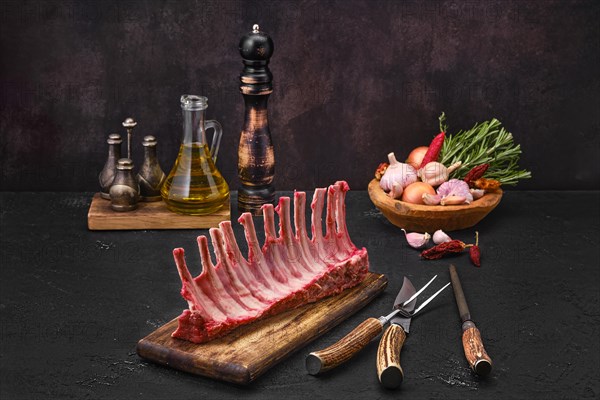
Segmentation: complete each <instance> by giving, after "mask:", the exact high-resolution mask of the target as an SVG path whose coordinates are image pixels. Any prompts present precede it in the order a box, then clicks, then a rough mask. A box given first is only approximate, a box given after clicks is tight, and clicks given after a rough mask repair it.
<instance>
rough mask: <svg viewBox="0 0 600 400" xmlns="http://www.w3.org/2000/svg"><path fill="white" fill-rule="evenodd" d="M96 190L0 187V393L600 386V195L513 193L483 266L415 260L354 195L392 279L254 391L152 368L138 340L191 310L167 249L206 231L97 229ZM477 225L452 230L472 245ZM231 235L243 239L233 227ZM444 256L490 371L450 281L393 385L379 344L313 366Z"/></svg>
mask: <svg viewBox="0 0 600 400" xmlns="http://www.w3.org/2000/svg"><path fill="white" fill-rule="evenodd" d="M91 197H92V195H91V194H90V193H85V194H82V193H2V194H1V197H0V198H1V261H2V262H1V275H0V289H1V291H0V319H1V321H0V322H1V350H0V379H1V382H0V383H1V384H0V397H1V398H2V399H36V398H39V399H53V398H60V399H67V398H76V399H86V398H98V399H135V398H143V399H224V398H256V399H266V398H277V399H280V398H283V399H295V398H315V399H316V398H348V399H349V398H356V399H367V398H398V397H403V398H406V399H409V398H410V399H471V398H482V399H534V398H542V399H576V398H597V397H598V396H600V383H599V380H600V379H599V374H600V372H599V371H600V361H599V360H600V358H599V356H600V354H599V353H600V351H599V348H600V345H599V339H598V338H599V337H600V332H599V331H600V307H599V298H600V296H599V294H600V289H599V288H600V286H599V283H600V279H599V275H600V265H599V264H600V263H599V258H600V257H599V248H600V246H599V228H600V216H599V207H598V204H599V203H600V202H599V200H600V193H598V192H518V191H509V192H507V193H506V194H505V196H504V199H503V200H502V202H501V203H500V205H499V206H498V208H497V209H496V210H494V211H493V212H492V213H491V214H490V215H489V216H488V217H487V218H486V219H485V220H484V221H482V222H481V223H480V224H479V225H478V226H477V230H478V231H479V233H480V246H481V250H482V266H481V268H479V269H478V268H475V267H473V266H472V265H471V264H470V262H469V260H468V257H467V255H466V254H465V255H461V256H459V257H455V258H453V259H451V260H448V259H446V260H440V261H421V260H419V253H418V252H417V251H415V250H413V249H410V248H408V247H407V245H406V244H405V240H404V237H403V234H402V232H401V231H400V230H399V229H398V228H396V227H394V226H392V225H391V224H390V223H388V222H387V221H386V220H385V218H384V217H383V216H382V215H381V214H380V213H379V212H377V210H376V209H375V208H374V206H373V205H372V203H371V202H370V201H369V198H368V196H367V193H366V192H350V193H349V195H348V199H347V211H348V226H349V230H350V235H351V238H352V240H353V241H354V243H355V244H356V245H357V246H365V247H367V249H368V251H369V258H370V262H371V269H372V270H373V271H376V272H381V273H385V274H386V275H387V276H388V278H389V281H390V283H389V286H388V288H387V289H386V290H385V292H384V294H382V295H381V296H380V297H378V298H377V299H375V300H374V301H373V302H372V303H371V304H369V305H368V306H366V307H365V308H364V309H362V310H361V311H359V312H358V313H356V314H355V315H353V316H351V317H349V318H348V319H347V320H346V321H344V322H343V323H341V324H340V325H339V326H337V327H336V328H334V329H333V330H331V331H330V332H329V333H327V334H325V335H323V336H321V337H320V338H318V339H317V340H315V341H314V342H312V343H310V344H309V345H308V346H306V347H304V348H301V349H299V350H298V351H297V352H295V353H294V354H291V355H290V356H289V357H288V358H287V359H285V360H284V361H283V362H281V363H280V364H278V365H276V366H275V367H274V368H272V369H271V370H270V371H268V372H267V373H266V374H265V375H263V376H262V377H261V378H259V379H258V380H257V381H256V382H254V383H253V384H251V385H249V386H247V387H241V386H235V385H231V384H227V383H222V382H218V381H214V380H211V379H207V378H203V377H198V376H194V375H190V374H187V373H183V372H179V371H176V370H173V369H169V368H166V367H162V366H158V365H154V364H151V363H148V362H145V361H143V360H141V359H140V358H139V357H138V356H137V354H136V353H135V345H136V342H137V341H138V340H139V339H140V338H142V337H143V336H145V335H147V334H148V333H150V332H151V331H153V330H154V329H156V328H157V327H159V326H160V325H162V324H164V323H165V322H167V321H169V320H171V319H172V318H174V317H175V316H177V315H178V314H179V313H180V312H181V311H182V309H183V308H184V307H185V306H186V304H185V302H184V301H183V299H182V298H181V296H180V295H179V290H180V281H179V277H178V275H177V271H176V269H175V266H174V263H173V260H172V256H171V250H172V249H173V248H174V247H184V248H186V249H188V252H187V256H188V262H189V264H191V265H198V260H199V256H198V255H197V253H196V252H195V251H192V250H193V249H194V248H195V237H196V235H198V234H204V233H206V231H183V230H179V231H122V232H108V231H103V232H98V231H97V232H91V231H88V230H87V226H86V216H87V210H88V207H89V204H90V201H91ZM233 200H234V203H233V204H235V197H234V199H233ZM234 214H235V215H234V217H235V218H237V212H236V213H234ZM257 222H258V220H257ZM258 225H260V224H258ZM259 233H262V229H259ZM474 233H475V229H474V228H473V229H466V230H464V231H458V232H453V233H451V235H452V236H453V237H455V238H458V239H462V240H465V241H472V240H473V236H474ZM236 235H238V237H240V238H241V237H242V236H241V235H242V230H241V227H239V226H237V224H236ZM242 243H243V241H242ZM450 262H453V263H454V264H455V265H456V266H457V268H458V270H459V274H460V276H461V280H462V283H463V287H464V289H465V294H466V297H467V299H468V301H469V305H470V308H471V313H472V315H473V317H474V319H475V321H476V322H477V324H478V326H479V328H480V329H481V331H482V335H483V338H484V341H485V344H486V348H487V350H488V353H489V354H490V356H491V357H492V359H493V361H494V371H493V373H492V375H491V376H489V377H488V378H487V379H479V378H478V377H477V376H475V375H473V374H472V373H471V371H470V370H469V368H468V366H467V363H466V360H465V358H464V355H463V351H462V346H461V341H460V337H461V331H460V322H459V318H458V313H457V309H456V305H455V302H454V298H453V295H452V292H451V291H450V290H447V291H446V292H444V293H443V294H442V295H440V297H438V299H436V301H435V302H434V303H432V304H431V305H430V306H429V307H428V309H427V311H426V312H424V313H423V314H422V315H421V316H420V317H419V318H416V319H415V320H414V321H413V323H412V326H411V331H410V335H409V337H408V339H407V342H406V345H405V348H404V350H403V352H402V365H403V367H404V369H405V374H406V379H405V382H404V384H403V387H402V388H401V390H400V391H388V390H384V389H383V388H382V387H381V386H380V385H379V383H378V381H377V376H376V371H375V353H376V348H377V342H376V341H375V342H373V343H371V344H370V345H369V346H368V347H367V348H366V349H365V350H363V351H362V353H360V354H359V355H358V356H356V357H355V358H354V359H352V360H351V361H350V362H348V363H347V364H346V365H344V366H342V367H340V368H339V369H337V370H334V371H333V372H331V373H328V374H326V375H325V376H323V377H313V376H310V375H307V373H306V372H305V369H304V357H305V355H306V354H307V353H308V352H309V351H312V350H316V349H320V348H323V347H325V346H328V345H330V344H332V343H333V342H335V341H336V340H338V339H339V338H341V337H342V336H343V335H344V334H346V333H347V332H348V331H349V330H351V329H352V328H353V327H354V326H356V325H357V324H358V323H360V322H361V321H363V320H364V319H365V318H367V317H370V316H380V315H381V314H383V313H385V312H386V311H388V309H389V308H390V305H391V303H392V300H393V298H394V295H395V293H396V292H397V291H398V290H399V288H400V284H401V282H402V277H403V276H405V275H406V276H408V277H410V278H411V280H412V281H413V282H414V283H415V286H420V285H422V284H423V283H425V282H426V281H427V280H428V279H429V278H430V277H432V276H433V275H434V274H438V275H439V277H438V279H437V281H436V283H435V285H434V286H437V287H439V286H441V284H442V283H444V282H445V281H448V280H449V277H448V272H447V270H448V268H447V267H448V264H449V263H450ZM198 270H199V267H198ZM427 293H429V292H427Z"/></svg>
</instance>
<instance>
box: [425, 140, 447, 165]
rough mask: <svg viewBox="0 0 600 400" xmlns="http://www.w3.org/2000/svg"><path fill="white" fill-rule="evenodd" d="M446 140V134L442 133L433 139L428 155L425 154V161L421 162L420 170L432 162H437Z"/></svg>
mask: <svg viewBox="0 0 600 400" xmlns="http://www.w3.org/2000/svg"><path fill="white" fill-rule="evenodd" d="M445 138H446V133H445V132H441V133H440V134H438V135H437V136H436V137H434V138H433V140H432V141H431V143H430V144H429V149H427V153H425V156H423V161H421V165H420V166H419V168H423V167H424V166H426V165H427V164H428V163H430V162H432V161H437V159H438V157H439V156H440V151H442V145H443V144H444V139H445Z"/></svg>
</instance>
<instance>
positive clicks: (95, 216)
mask: <svg viewBox="0 0 600 400" xmlns="http://www.w3.org/2000/svg"><path fill="white" fill-rule="evenodd" d="M230 218H231V210H230V207H227V208H225V209H222V210H219V211H217V212H216V213H214V214H210V215H182V214H177V213H174V212H172V211H169V210H168V209H167V206H166V205H165V203H164V202H163V201H154V202H140V203H138V208H137V209H135V210H133V211H127V212H117V211H113V210H112V209H111V208H110V200H106V199H103V198H102V197H100V193H96V194H95V195H94V198H93V199H92V204H91V205H90V210H89V211H88V229H89V230H92V231H108V230H136V229H206V228H216V227H218V225H219V222H221V221H228V220H229V219H230Z"/></svg>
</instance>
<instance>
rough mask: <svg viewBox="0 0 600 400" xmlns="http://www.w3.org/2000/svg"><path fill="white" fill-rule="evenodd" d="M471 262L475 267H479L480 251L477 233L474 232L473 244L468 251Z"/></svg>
mask: <svg viewBox="0 0 600 400" xmlns="http://www.w3.org/2000/svg"><path fill="white" fill-rule="evenodd" d="M469 256H470V258H471V262H472V263H473V265H475V266H476V267H481V249H479V232H475V244H474V245H473V247H471V248H470V249H469Z"/></svg>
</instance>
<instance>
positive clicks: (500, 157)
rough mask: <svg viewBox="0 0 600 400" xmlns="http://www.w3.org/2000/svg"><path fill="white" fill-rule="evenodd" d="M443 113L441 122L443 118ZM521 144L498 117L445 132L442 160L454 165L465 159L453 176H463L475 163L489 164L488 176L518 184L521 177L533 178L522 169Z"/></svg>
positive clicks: (460, 177)
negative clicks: (465, 127) (448, 133)
mask: <svg viewBox="0 0 600 400" xmlns="http://www.w3.org/2000/svg"><path fill="white" fill-rule="evenodd" d="M443 117H444V116H443V115H442V116H441V117H440V123H441V121H442V118H443ZM520 155H521V145H518V144H515V143H514V141H513V135H512V134H511V133H510V132H508V131H507V130H506V129H504V128H503V127H502V126H501V124H500V121H498V120H497V119H496V118H494V119H492V120H491V121H486V122H482V123H477V124H475V126H473V128H471V129H469V130H466V131H459V132H458V133H455V134H453V135H448V136H446V139H445V140H444V144H443V146H442V151H441V153H440V162H441V163H442V164H444V165H452V164H454V163H455V162H457V161H462V165H461V167H460V168H458V169H456V170H455V171H454V172H453V173H452V174H450V177H451V178H457V179H462V178H464V177H465V175H466V174H467V172H469V170H470V169H471V168H473V167H476V166H477V165H481V164H486V163H487V164H490V167H489V168H488V170H487V172H486V173H485V177H486V178H490V179H497V180H498V181H500V182H501V183H502V184H503V185H516V184H517V182H518V181H519V180H520V179H528V178H531V172H529V171H527V170H524V169H519V157H520Z"/></svg>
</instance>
